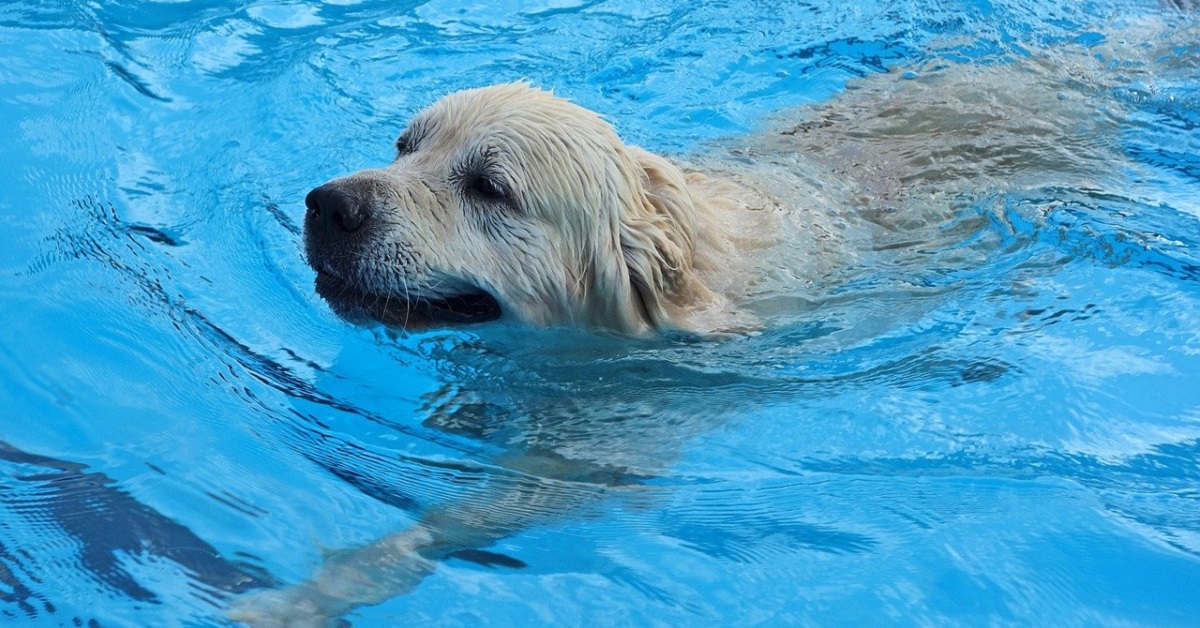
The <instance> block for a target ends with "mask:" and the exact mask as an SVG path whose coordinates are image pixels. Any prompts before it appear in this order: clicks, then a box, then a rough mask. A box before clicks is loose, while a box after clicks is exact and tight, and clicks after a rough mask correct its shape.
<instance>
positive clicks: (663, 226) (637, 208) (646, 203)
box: [620, 147, 698, 329]
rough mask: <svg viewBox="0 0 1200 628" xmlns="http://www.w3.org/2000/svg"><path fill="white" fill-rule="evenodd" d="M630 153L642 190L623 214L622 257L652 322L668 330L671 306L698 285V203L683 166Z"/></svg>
mask: <svg viewBox="0 0 1200 628" xmlns="http://www.w3.org/2000/svg"><path fill="white" fill-rule="evenodd" d="M628 150H629V151H630V152H631V154H632V156H633V158H634V160H635V162H636V164H637V170H638V173H637V177H638V179H640V181H639V183H640V186H639V189H638V190H637V191H636V193H635V194H634V198H633V199H632V203H631V204H630V205H629V206H628V207H627V208H626V211H625V212H624V214H623V215H622V216H621V233H620V241H621V254H622V256H623V257H624V260H625V266H626V268H627V269H628V270H629V282H630V285H631V287H632V290H633V297H634V300H635V301H636V302H637V303H638V304H639V305H640V307H641V309H642V314H643V315H644V317H645V319H646V322H647V323H649V324H650V326H652V327H654V328H656V329H662V328H664V327H667V326H669V325H670V321H671V316H670V313H669V312H668V311H667V308H668V306H669V305H670V304H671V302H672V301H674V300H676V299H677V298H678V297H679V296H680V295H681V293H682V292H683V291H684V290H685V288H686V287H687V286H688V284H689V283H690V282H691V281H692V278H691V273H692V265H693V261H694V259H693V258H694V253H695V237H696V228H697V225H696V222H697V218H698V216H697V211H698V209H697V206H696V205H697V200H696V199H695V198H694V197H693V196H692V194H691V192H689V191H688V186H687V179H686V177H685V175H684V174H683V171H682V170H680V169H679V168H678V167H677V166H675V165H674V164H672V163H671V162H669V161H667V160H666V159H663V158H662V157H659V156H657V155H654V154H651V153H649V152H646V151H644V150H642V149H640V148H636V147H629V148H628Z"/></svg>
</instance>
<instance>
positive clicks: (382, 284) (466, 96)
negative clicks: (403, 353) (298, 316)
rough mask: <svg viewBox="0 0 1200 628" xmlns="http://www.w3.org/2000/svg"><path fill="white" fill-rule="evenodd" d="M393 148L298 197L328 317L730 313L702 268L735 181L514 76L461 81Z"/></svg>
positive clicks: (716, 320)
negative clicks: (651, 147) (630, 140)
mask: <svg viewBox="0 0 1200 628" xmlns="http://www.w3.org/2000/svg"><path fill="white" fill-rule="evenodd" d="M397 151H398V155H397V157H396V159H395V160H394V161H393V162H392V163H391V164H389V165H387V166H385V167H383V168H379V169H375V170H364V171H362V172H358V173H355V174H353V175H350V176H348V177H345V178H341V179H336V180H334V181H331V182H329V183H326V184H325V185H322V186H321V187H319V188H317V189H315V190H313V191H312V192H311V193H309V195H308V197H307V198H306V199H305V200H306V205H307V206H308V212H307V216H306V219H305V244H306V248H307V253H308V259H309V263H310V264H311V265H312V266H313V268H314V269H315V270H316V271H317V281H316V286H317V290H318V292H319V293H320V294H321V295H322V296H323V297H324V298H325V299H326V300H327V301H328V302H329V303H330V304H331V305H332V307H333V308H334V309H335V311H337V312H338V313H339V314H341V315H343V316H345V317H347V318H350V319H352V320H353V319H364V318H365V319H376V320H380V321H383V322H385V323H389V324H392V325H397V326H403V327H416V326H424V325H427V324H430V323H455V322H476V321H484V320H491V319H496V318H503V319H509V320H512V321H516V322H520V323H525V324H531V325H541V326H576V327H582V328H588V329H598V330H611V331H615V332H620V333H627V334H641V333H646V332H650V331H661V330H667V329H688V330H710V329H714V328H719V327H724V326H728V325H730V324H731V322H732V321H733V320H734V317H733V314H732V310H731V309H730V307H729V303H728V300H727V299H726V298H725V297H724V295H720V294H717V293H715V292H714V291H713V290H712V289H710V287H709V286H708V285H706V281H705V277H704V275H705V274H706V273H708V272H711V271H713V270H714V269H715V266H716V265H718V264H719V263H720V258H721V252H722V251H723V250H724V249H725V248H726V242H725V241H724V236H723V235H722V233H721V230H720V229H719V228H716V227H715V226H714V225H713V222H714V214H715V213H716V212H719V211H722V210H728V209H730V208H732V207H736V206H738V204H739V203H737V202H736V201H734V200H732V198H730V196H729V194H730V193H731V192H732V191H733V190H734V189H735V188H733V186H731V185H728V184H727V185H724V186H722V185H721V184H717V183H715V182H712V181H710V180H708V179H706V178H704V177H702V176H701V175H698V174H692V175H685V174H684V172H683V171H682V170H681V169H680V168H679V167H677V166H675V165H674V164H672V163H671V162H669V161H667V160H665V159H663V158H661V157H658V156H655V155H652V154H650V153H648V152H646V151H644V150H641V149H639V148H636V147H632V146H627V145H625V144H624V143H623V142H622V141H621V139H620V138H619V137H618V136H617V134H616V133H615V132H614V131H613V129H612V127H611V126H609V124H608V123H606V122H605V121H604V120H602V119H601V118H600V116H598V115H596V114H595V113H592V112H591V111H589V110H587V109H584V108H583V107H580V106H578V105H575V104H573V103H571V102H569V101H567V100H564V99H561V98H557V97H555V96H553V95H552V94H550V93H549V92H545V91H541V90H538V89H535V88H533V87H530V86H529V85H527V84H523V83H511V84H504V85H496V86H493V87H485V88H482V89H472V90H467V91H462V92H458V93H454V94H451V95H449V96H446V97H444V98H442V99H441V100H439V101H437V102H436V103H435V104H433V105H432V106H430V107H429V108H427V109H426V110H424V111H422V112H421V113H420V114H418V115H417V116H416V117H415V118H414V119H413V120H412V122H411V124H410V125H409V127H408V129H407V130H406V131H405V132H404V134H403V135H402V136H401V138H400V139H399V141H398V142H397Z"/></svg>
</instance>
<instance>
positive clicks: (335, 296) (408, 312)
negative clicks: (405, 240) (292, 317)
mask: <svg viewBox="0 0 1200 628" xmlns="http://www.w3.org/2000/svg"><path fill="white" fill-rule="evenodd" d="M314 283H315V287H316V291H317V294H319V295H320V296H321V298H323V299H325V301H326V302H328V303H329V305H330V307H332V308H333V310H334V312H335V313H336V314H338V316H341V317H342V318H345V319H347V320H350V321H351V322H361V321H363V320H364V319H367V320H375V321H378V322H381V323H383V324H385V325H390V326H394V327H402V328H417V327H426V326H428V325H431V324H469V323H484V322H488V321H494V320H496V319H498V318H500V316H501V315H502V314H503V308H502V307H501V306H500V302H499V301H498V300H497V299H496V298H495V297H493V296H492V295H491V294H489V293H488V292H487V291H485V290H483V289H481V288H478V287H475V286H471V285H467V284H463V285H462V286H461V288H462V289H461V290H456V291H455V293H454V294H450V295H442V294H438V295H425V294H420V292H419V291H414V292H410V293H409V294H407V295H403V294H382V293H377V292H373V291H369V290H364V289H362V287H360V285H359V284H358V283H356V282H354V281H350V280H347V279H344V278H342V277H341V276H339V275H338V274H337V273H335V272H329V270H327V269H325V268H320V269H318V270H317V277H316V280H315V282H314Z"/></svg>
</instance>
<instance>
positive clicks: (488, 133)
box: [414, 83, 616, 145]
mask: <svg viewBox="0 0 1200 628" xmlns="http://www.w3.org/2000/svg"><path fill="white" fill-rule="evenodd" d="M414 122H417V123H418V124H420V125H421V126H423V127H428V130H429V131H430V134H431V135H437V136H440V137H439V140H441V141H446V142H450V143H460V144H464V143H468V142H470V143H477V142H481V141H482V142H486V141H487V140H488V139H490V138H494V139H496V140H498V141H500V142H502V143H505V144H511V143H513V142H520V141H521V140H522V139H538V138H541V139H544V140H545V139H550V140H553V141H554V143H556V144H560V145H561V144H562V143H570V142H578V141H583V142H595V141H600V142H604V143H609V142H612V141H614V140H616V133H615V131H613V129H612V127H611V126H609V125H608V123H607V122H605V121H604V120H603V119H601V118H600V116H599V115H597V114H596V113H594V112H592V111H590V110H588V109H585V108H583V107H580V106H579V105H576V104H575V103H572V102H571V101H569V100H566V99H563V98H559V97H557V96H555V95H554V94H552V93H550V92H548V91H544V90H541V89H537V88H534V87H531V86H529V85H527V84H524V83H504V84H500V85H492V86H489V87H481V88H476V89H468V90H463V91H459V92H455V93H452V94H448V95H446V96H444V97H442V98H441V99H440V100H438V101H437V102H435V103H434V104H432V105H430V106H429V107H428V108H426V109H425V110H424V111H422V112H421V113H420V114H418V115H417V117H416V119H415V120H414Z"/></svg>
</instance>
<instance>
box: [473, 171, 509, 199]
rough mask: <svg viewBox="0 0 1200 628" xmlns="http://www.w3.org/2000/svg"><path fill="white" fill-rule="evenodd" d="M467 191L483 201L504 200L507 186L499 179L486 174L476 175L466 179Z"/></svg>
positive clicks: (506, 197)
mask: <svg viewBox="0 0 1200 628" xmlns="http://www.w3.org/2000/svg"><path fill="white" fill-rule="evenodd" d="M466 187H467V191H468V192H470V193H471V194H472V195H474V196H475V197H476V198H480V199H483V200H485V201H493V202H499V201H505V200H508V188H506V187H505V186H504V184H503V183H501V182H500V181H498V180H496V179H494V178H492V177H490V176H487V175H476V176H474V177H471V178H470V179H468V180H467V185H466Z"/></svg>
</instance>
